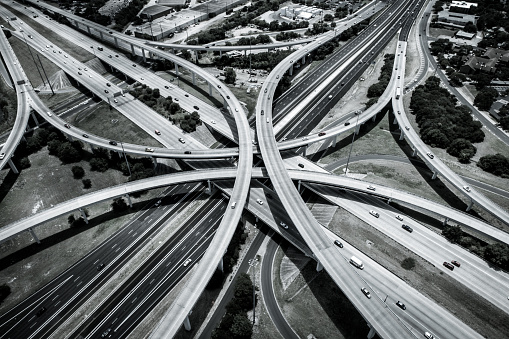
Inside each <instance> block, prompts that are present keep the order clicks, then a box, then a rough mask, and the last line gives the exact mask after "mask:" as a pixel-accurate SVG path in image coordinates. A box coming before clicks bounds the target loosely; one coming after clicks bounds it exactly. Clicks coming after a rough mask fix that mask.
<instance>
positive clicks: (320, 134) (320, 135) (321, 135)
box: [318, 132, 326, 137]
mask: <svg viewBox="0 0 509 339" xmlns="http://www.w3.org/2000/svg"><path fill="white" fill-rule="evenodd" d="M325 134H326V133H325V132H320V133H318V136H319V137H323V136H324V135H325Z"/></svg>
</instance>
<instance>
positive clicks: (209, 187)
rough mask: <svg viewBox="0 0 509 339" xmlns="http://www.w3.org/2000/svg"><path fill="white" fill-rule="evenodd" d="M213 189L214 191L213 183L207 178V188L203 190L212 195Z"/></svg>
mask: <svg viewBox="0 0 509 339" xmlns="http://www.w3.org/2000/svg"><path fill="white" fill-rule="evenodd" d="M215 191H216V187H214V185H212V182H211V181H210V180H207V189H206V190H205V192H206V193H207V194H210V195H212V194H213V193H214V192H215Z"/></svg>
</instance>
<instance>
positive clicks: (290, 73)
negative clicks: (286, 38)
mask: <svg viewBox="0 0 509 339" xmlns="http://www.w3.org/2000/svg"><path fill="white" fill-rule="evenodd" d="M288 74H289V75H290V76H292V75H293V64H292V65H291V66H290V69H289V70H288Z"/></svg>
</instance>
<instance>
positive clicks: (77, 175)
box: [71, 166, 85, 179]
mask: <svg viewBox="0 0 509 339" xmlns="http://www.w3.org/2000/svg"><path fill="white" fill-rule="evenodd" d="M71 171H72V176H73V177H74V179H81V178H83V177H84V176H85V170H84V169H83V167H81V166H73V167H72V168H71Z"/></svg>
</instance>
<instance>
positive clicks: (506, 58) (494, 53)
mask: <svg viewBox="0 0 509 339" xmlns="http://www.w3.org/2000/svg"><path fill="white" fill-rule="evenodd" d="M484 57H486V58H490V59H495V60H497V62H501V63H504V64H507V63H509V51H506V50H504V49H498V48H493V47H488V48H487V49H486V52H485V53H484Z"/></svg>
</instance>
